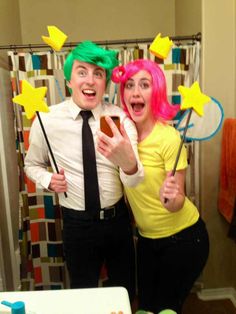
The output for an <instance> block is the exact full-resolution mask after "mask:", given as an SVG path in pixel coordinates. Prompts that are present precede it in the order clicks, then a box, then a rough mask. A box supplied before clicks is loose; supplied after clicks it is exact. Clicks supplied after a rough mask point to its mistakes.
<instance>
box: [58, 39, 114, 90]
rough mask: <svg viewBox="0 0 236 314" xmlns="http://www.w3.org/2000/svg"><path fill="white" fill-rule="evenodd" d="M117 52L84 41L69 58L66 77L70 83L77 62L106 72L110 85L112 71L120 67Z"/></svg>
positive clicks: (65, 68)
mask: <svg viewBox="0 0 236 314" xmlns="http://www.w3.org/2000/svg"><path fill="white" fill-rule="evenodd" d="M117 53H118V52H117V51H115V50H108V49H104V48H102V47H99V46H98V45H96V44H95V43H93V42H91V41H83V42H82V43H80V44H79V45H78V46H76V47H75V48H74V49H73V50H72V51H71V52H70V53H69V55H68V56H67V58H66V61H65V64H64V75H65V78H66V80H67V81H70V78H71V72H72V67H73V63H74V61H75V60H78V61H82V62H87V63H92V64H96V65H97V66H99V67H101V68H104V69H105V70H106V84H108V82H109V80H110V78H111V74H112V70H113V69H114V67H116V66H117V65H118V63H119V62H118V59H117Z"/></svg>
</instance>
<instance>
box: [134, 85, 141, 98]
mask: <svg viewBox="0 0 236 314" xmlns="http://www.w3.org/2000/svg"><path fill="white" fill-rule="evenodd" d="M133 96H134V97H139V96H140V90H139V85H135V86H134V88H133Z"/></svg>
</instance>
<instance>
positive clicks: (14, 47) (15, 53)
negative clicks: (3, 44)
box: [13, 45, 17, 55]
mask: <svg viewBox="0 0 236 314" xmlns="http://www.w3.org/2000/svg"><path fill="white" fill-rule="evenodd" d="M13 51H14V52H13V53H14V55H17V50H16V45H13Z"/></svg>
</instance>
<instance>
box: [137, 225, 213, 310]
mask: <svg viewBox="0 0 236 314" xmlns="http://www.w3.org/2000/svg"><path fill="white" fill-rule="evenodd" d="M208 254H209V240H208V233H207V230H206V228H205V224H204V222H203V221H202V220H201V219H199V220H198V222H197V223H196V224H194V225H193V226H191V227H189V228H187V229H185V230H183V231H181V232H179V233H177V234H175V235H173V236H170V237H167V238H163V239H148V238H144V237H142V236H140V235H139V238H138V246H137V259H138V263H137V264H138V295H139V308H140V309H143V310H149V311H151V312H153V313H155V314H156V313H159V312H160V311H161V310H163V309H172V310H174V311H176V312H177V313H178V314H180V313H182V312H181V311H182V306H183V303H184V300H185V299H186V297H187V296H188V294H189V292H190V290H191V288H192V286H193V285H194V282H195V281H196V279H197V278H198V277H199V275H200V274H201V271H202V269H203V267H204V266H205V263H206V260H207V258H208Z"/></svg>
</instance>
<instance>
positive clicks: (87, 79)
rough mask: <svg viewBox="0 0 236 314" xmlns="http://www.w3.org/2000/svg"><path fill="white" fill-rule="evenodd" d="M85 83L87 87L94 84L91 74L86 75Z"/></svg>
mask: <svg viewBox="0 0 236 314" xmlns="http://www.w3.org/2000/svg"><path fill="white" fill-rule="evenodd" d="M86 83H87V84H89V85H93V84H94V76H93V74H92V73H88V75H87V76H86Z"/></svg>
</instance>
